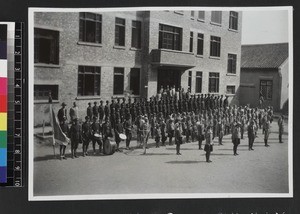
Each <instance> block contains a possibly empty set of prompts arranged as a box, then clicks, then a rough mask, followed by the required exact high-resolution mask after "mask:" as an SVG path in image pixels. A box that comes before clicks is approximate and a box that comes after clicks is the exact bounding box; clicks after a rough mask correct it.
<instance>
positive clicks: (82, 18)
mask: <svg viewBox="0 0 300 214" xmlns="http://www.w3.org/2000/svg"><path fill="white" fill-rule="evenodd" d="M88 14H93V15H95V19H90V18H87V17H86V16H87V15H88ZM87 21H89V22H94V23H95V40H94V42H93V41H88V40H87V36H86V25H87V24H86V23H87ZM81 25H82V26H81ZM81 28H84V29H81ZM82 31H83V32H82ZM97 32H98V34H99V35H98V37H97ZM79 41H80V42H84V43H91V44H102V14H98V13H90V12H80V13H79Z"/></svg>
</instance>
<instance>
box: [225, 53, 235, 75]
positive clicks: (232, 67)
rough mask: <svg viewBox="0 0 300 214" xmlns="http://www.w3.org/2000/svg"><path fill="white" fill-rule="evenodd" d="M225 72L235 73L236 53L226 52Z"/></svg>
mask: <svg viewBox="0 0 300 214" xmlns="http://www.w3.org/2000/svg"><path fill="white" fill-rule="evenodd" d="M227 72H228V73H232V74H235V73H236V54H228V64H227Z"/></svg>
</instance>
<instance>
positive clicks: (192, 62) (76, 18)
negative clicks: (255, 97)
mask: <svg viewBox="0 0 300 214" xmlns="http://www.w3.org/2000/svg"><path fill="white" fill-rule="evenodd" d="M241 19H242V13H241V12H236V11H181V10H178V11H124V12H123V11H121V12H95V13H91V12H88V13H86V12H78V13H77V12H63V13H60V12H36V13H35V14H34V81H35V82H34V102H35V105H34V106H35V114H36V115H35V125H39V124H41V123H42V122H43V120H46V121H47V119H45V117H44V116H43V115H44V112H45V109H47V106H48V104H47V102H48V94H49V91H51V94H52V98H53V106H54V109H55V110H57V109H58V108H59V107H60V105H61V103H62V102H65V103H66V104H67V107H68V108H69V107H71V105H72V103H73V102H74V101H76V103H77V104H78V106H79V109H80V112H79V114H80V117H81V118H83V117H84V116H85V111H86V106H87V103H88V102H94V101H97V102H98V103H99V100H100V99H101V100H104V101H105V100H111V98H112V97H113V98H117V97H124V96H131V97H145V98H149V97H151V96H153V95H156V93H157V90H158V89H159V88H160V87H162V86H163V87H165V86H167V85H169V86H175V87H176V88H179V87H182V88H184V90H185V91H187V90H188V88H190V89H191V92H192V93H196V94H199V93H204V94H206V93H211V94H227V95H228V96H229V98H230V101H231V102H232V103H238V99H237V97H238V96H237V94H238V91H239V84H240V61H241V27H242V26H241Z"/></svg>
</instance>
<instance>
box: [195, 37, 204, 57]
mask: <svg viewBox="0 0 300 214" xmlns="http://www.w3.org/2000/svg"><path fill="white" fill-rule="evenodd" d="M203 40H204V35H203V34H202V33H198V43H197V55H203Z"/></svg>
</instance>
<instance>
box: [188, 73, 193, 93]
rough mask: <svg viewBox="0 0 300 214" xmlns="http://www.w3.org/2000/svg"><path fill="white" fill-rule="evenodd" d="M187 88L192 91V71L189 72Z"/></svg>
mask: <svg viewBox="0 0 300 214" xmlns="http://www.w3.org/2000/svg"><path fill="white" fill-rule="evenodd" d="M188 86H189V88H190V89H192V71H189V76H188Z"/></svg>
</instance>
